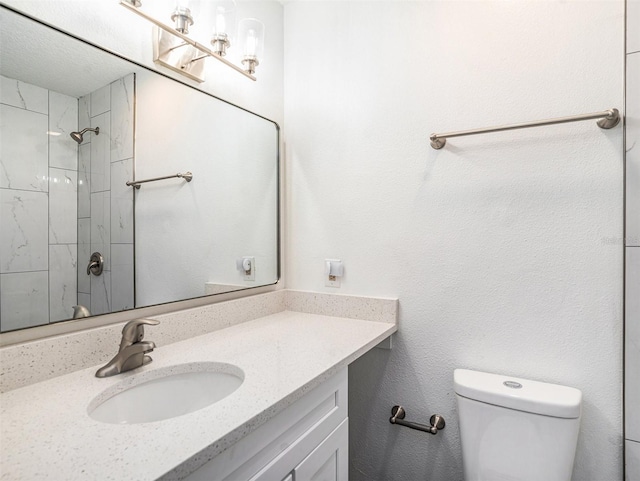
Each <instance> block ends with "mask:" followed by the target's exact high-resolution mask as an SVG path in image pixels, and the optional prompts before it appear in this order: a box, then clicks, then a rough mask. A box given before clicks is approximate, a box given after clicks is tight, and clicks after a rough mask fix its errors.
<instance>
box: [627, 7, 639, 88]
mask: <svg viewBox="0 0 640 481" xmlns="http://www.w3.org/2000/svg"><path fill="white" fill-rule="evenodd" d="M631 52H640V0H627V53H631ZM627 78H628V77H627Z"/></svg>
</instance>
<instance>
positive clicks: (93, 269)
mask: <svg viewBox="0 0 640 481" xmlns="http://www.w3.org/2000/svg"><path fill="white" fill-rule="evenodd" d="M102 269H104V257H102V254H100V253H99V252H94V253H93V254H91V258H90V259H89V264H88V265H87V275H90V274H93V275H94V276H99V275H100V274H102Z"/></svg>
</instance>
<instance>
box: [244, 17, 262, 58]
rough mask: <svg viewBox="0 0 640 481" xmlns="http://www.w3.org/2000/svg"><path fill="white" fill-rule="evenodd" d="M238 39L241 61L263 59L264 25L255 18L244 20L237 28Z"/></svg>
mask: <svg viewBox="0 0 640 481" xmlns="http://www.w3.org/2000/svg"><path fill="white" fill-rule="evenodd" d="M238 38H239V40H240V42H241V44H240V45H241V47H242V58H243V59H254V60H258V61H262V60H263V58H264V25H263V24H262V22H261V21H260V20H257V19H255V18H244V19H242V20H240V24H239V26H238Z"/></svg>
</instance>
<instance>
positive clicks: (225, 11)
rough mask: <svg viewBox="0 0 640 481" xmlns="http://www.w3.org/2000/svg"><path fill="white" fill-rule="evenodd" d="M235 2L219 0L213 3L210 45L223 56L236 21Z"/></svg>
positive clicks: (228, 45)
mask: <svg viewBox="0 0 640 481" xmlns="http://www.w3.org/2000/svg"><path fill="white" fill-rule="evenodd" d="M235 19H236V3H235V1H233V0H220V1H218V2H216V3H214V4H213V19H212V20H213V31H212V32H211V45H212V47H213V51H214V52H215V53H216V54H217V55H220V56H221V57H224V56H225V55H226V53H227V48H229V47H230V46H231V38H232V36H233V33H234V31H233V30H234V27H235V23H236V20H235Z"/></svg>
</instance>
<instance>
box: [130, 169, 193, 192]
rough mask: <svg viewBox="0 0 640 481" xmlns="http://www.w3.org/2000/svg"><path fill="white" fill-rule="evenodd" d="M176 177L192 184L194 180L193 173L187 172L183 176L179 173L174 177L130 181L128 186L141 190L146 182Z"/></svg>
mask: <svg viewBox="0 0 640 481" xmlns="http://www.w3.org/2000/svg"><path fill="white" fill-rule="evenodd" d="M176 177H177V178H178V179H184V180H186V181H187V182H191V179H193V174H192V173H191V172H185V173H184V174H181V173H180V172H178V173H177V174H174V175H165V176H164V177H154V178H153V179H145V180H130V181H128V182H127V183H126V184H127V185H128V186H129V187H135V188H136V189H139V188H140V187H141V185H140V184H144V183H145V182H155V181H157V180H165V179H175V178H176Z"/></svg>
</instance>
